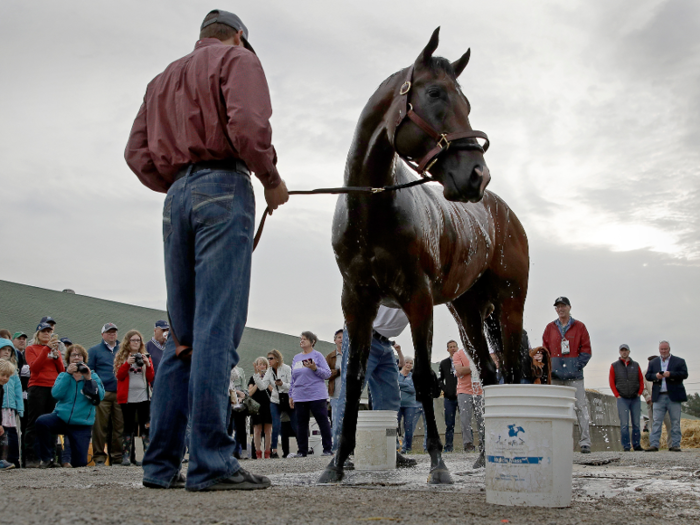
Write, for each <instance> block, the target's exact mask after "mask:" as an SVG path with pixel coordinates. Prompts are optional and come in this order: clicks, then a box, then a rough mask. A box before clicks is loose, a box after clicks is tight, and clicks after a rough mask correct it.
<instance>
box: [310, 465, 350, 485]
mask: <svg viewBox="0 0 700 525" xmlns="http://www.w3.org/2000/svg"><path fill="white" fill-rule="evenodd" d="M343 476H344V473H343V471H342V470H341V469H338V468H332V467H326V470H324V471H323V474H321V477H320V478H318V481H317V482H316V483H340V482H341V481H343Z"/></svg>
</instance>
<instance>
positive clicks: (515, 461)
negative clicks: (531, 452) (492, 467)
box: [486, 456, 544, 465]
mask: <svg viewBox="0 0 700 525" xmlns="http://www.w3.org/2000/svg"><path fill="white" fill-rule="evenodd" d="M543 460H544V458H542V457H527V456H521V457H514V458H507V457H505V456H486V461H488V462H489V463H508V464H511V465H540V464H542V462H543Z"/></svg>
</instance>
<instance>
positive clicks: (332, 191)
mask: <svg viewBox="0 0 700 525" xmlns="http://www.w3.org/2000/svg"><path fill="white" fill-rule="evenodd" d="M434 180H435V179H433V178H432V177H424V178H422V179H418V180H414V181H411V182H407V183H405V184H395V185H393V186H384V187H382V188H372V187H370V186H342V187H340V188H317V189H315V190H294V191H290V192H289V195H341V194H346V193H369V194H372V195H373V194H377V193H384V192H385V191H397V190H403V189H404V188H410V187H412V186H419V185H420V184H425V183H426V182H431V181H434ZM268 215H272V212H271V211H270V207H269V206H268V207H266V208H265V213H263V216H262V218H261V219H260V224H258V231H257V232H255V238H254V239H253V251H255V248H257V247H258V243H259V242H260V237H261V236H262V232H263V228H264V227H265V219H267V216H268Z"/></svg>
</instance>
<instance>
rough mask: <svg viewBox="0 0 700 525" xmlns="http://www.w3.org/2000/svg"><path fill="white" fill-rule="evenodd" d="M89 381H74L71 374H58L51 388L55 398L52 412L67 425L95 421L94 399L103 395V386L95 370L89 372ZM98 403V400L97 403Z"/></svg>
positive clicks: (87, 423)
mask: <svg viewBox="0 0 700 525" xmlns="http://www.w3.org/2000/svg"><path fill="white" fill-rule="evenodd" d="M90 375H91V379H90V381H86V380H85V379H80V380H79V381H76V380H75V378H74V377H73V374H69V373H67V372H63V373H61V374H59V376H58V378H57V379H56V384H54V386H53V388H52V389H51V395H52V396H53V397H54V399H56V409H55V410H54V413H55V414H56V415H58V417H59V418H61V420H62V421H63V422H64V423H67V424H69V425H92V424H93V423H94V422H95V404H94V401H97V400H98V399H99V400H102V399H104V397H105V387H104V386H103V385H102V380H101V379H100V376H98V375H97V374H96V373H95V372H91V374H90ZM97 404H99V402H98V403H97Z"/></svg>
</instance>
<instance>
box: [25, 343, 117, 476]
mask: <svg viewBox="0 0 700 525" xmlns="http://www.w3.org/2000/svg"><path fill="white" fill-rule="evenodd" d="M87 357H88V354H87V350H85V348H83V347H82V346H80V345H73V346H71V347H70V348H69V349H68V350H67V351H66V362H67V363H68V368H67V369H66V371H65V372H62V373H60V374H59V375H58V377H57V378H56V382H55V384H54V385H53V388H52V389H51V395H52V396H53V397H54V398H55V400H56V410H54V412H53V413H52V414H44V415H42V416H41V417H39V418H38V419H37V420H36V423H35V428H36V437H37V439H36V445H37V446H36V449H37V455H38V456H39V458H40V459H41V463H40V464H39V468H50V467H56V466H58V465H56V464H55V463H54V454H55V444H56V434H62V435H64V436H68V438H69V439H70V444H71V460H70V463H71V465H72V466H74V467H84V466H85V465H87V454H88V447H89V445H90V437H91V436H92V424H93V423H94V422H95V407H96V406H97V405H99V404H100V401H101V400H102V399H103V398H104V396H105V389H104V386H103V385H102V381H101V380H100V378H99V377H98V376H97V374H96V373H95V372H92V371H91V370H90V369H89V368H88V367H87V365H86V364H85V361H87Z"/></svg>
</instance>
